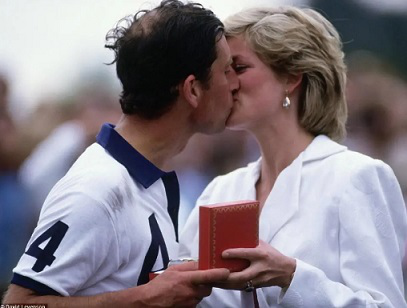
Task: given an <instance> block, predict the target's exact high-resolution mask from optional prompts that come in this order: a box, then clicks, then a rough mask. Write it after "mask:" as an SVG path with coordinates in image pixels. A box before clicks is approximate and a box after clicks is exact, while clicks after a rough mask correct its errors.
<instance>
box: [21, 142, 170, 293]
mask: <svg viewBox="0 0 407 308" xmlns="http://www.w3.org/2000/svg"><path fill="white" fill-rule="evenodd" d="M152 214H154V215H155V218H156V220H157V222H158V225H159V228H160V230H161V232H162V234H163V236H164V241H165V243H166V246H167V249H168V254H169V257H170V258H175V257H176V254H177V252H178V244H177V243H176V241H175V232H174V227H173V224H172V221H171V218H170V216H169V215H168V212H167V197H166V192H165V188H164V185H163V182H162V180H161V179H159V180H157V181H156V182H155V183H154V184H152V185H151V186H150V187H149V188H148V189H145V188H144V187H143V186H142V185H141V184H139V183H138V182H136V181H134V180H133V178H132V177H131V176H130V175H129V173H128V171H127V169H126V168H125V167H124V166H123V165H121V164H120V163H118V162H117V161H116V160H115V159H113V158H112V157H111V156H110V155H109V154H108V153H107V152H106V151H105V149H104V148H103V147H102V146H100V145H99V144H97V143H95V144H93V145H91V146H90V147H89V148H88V149H87V150H86V151H85V152H84V154H82V155H81V157H80V158H79V159H78V160H77V161H76V163H75V164H74V165H73V166H72V168H71V169H70V170H69V171H68V173H67V175H66V176H65V177H64V178H62V179H61V180H60V181H59V182H58V183H57V184H56V186H55V187H54V188H53V189H52V191H51V192H50V194H49V195H48V197H47V199H46V201H45V204H44V206H43V208H42V210H41V214H40V220H39V224H38V226H37V228H36V229H35V231H34V233H33V235H32V238H31V240H30V241H29V243H28V245H27V248H28V247H30V245H31V244H32V242H33V240H35V239H36V238H38V236H39V235H41V234H43V233H44V231H45V230H47V229H48V228H49V227H50V226H52V225H53V224H54V223H55V222H57V221H59V220H61V221H62V222H64V223H65V224H67V225H68V226H69V229H68V231H67V233H66V234H65V236H64V238H63V239H62V241H61V243H60V245H59V246H58V248H57V250H56V251H55V253H54V256H55V257H56V259H55V260H54V262H53V263H52V266H46V267H45V269H44V270H42V271H41V272H39V273H36V272H35V271H33V270H32V267H33V264H34V263H35V262H36V258H34V257H32V256H29V255H27V254H23V256H22V257H21V259H20V261H19V263H18V265H17V267H16V268H15V269H14V272H15V273H17V274H20V275H22V276H25V277H29V278H31V279H32V280H34V281H36V282H40V283H42V284H44V285H46V286H48V287H50V288H52V289H53V290H55V291H57V292H58V293H60V294H61V295H64V296H72V295H75V296H79V295H93V294H98V293H104V292H108V291H115V290H120V289H125V288H129V287H133V286H136V285H137V281H138V278H139V275H140V271H141V267H142V264H143V262H144V258H145V256H146V252H147V251H148V249H149V246H150V243H151V233H150V227H149V221H148V218H149V217H150V215H152ZM44 245H46V243H44ZM162 267H163V264H162V258H161V253H159V254H158V257H157V260H156V263H155V265H154V267H153V270H158V269H161V268H162Z"/></svg>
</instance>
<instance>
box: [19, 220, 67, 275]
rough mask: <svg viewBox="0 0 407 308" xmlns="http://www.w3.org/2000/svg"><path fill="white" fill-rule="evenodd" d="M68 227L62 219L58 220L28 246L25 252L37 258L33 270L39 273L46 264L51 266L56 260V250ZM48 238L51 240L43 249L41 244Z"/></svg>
mask: <svg viewBox="0 0 407 308" xmlns="http://www.w3.org/2000/svg"><path fill="white" fill-rule="evenodd" d="M68 228H69V227H68V225H67V224H65V223H63V222H62V221H57V222H56V223H55V224H54V225H52V227H50V228H49V229H48V230H47V231H45V232H44V233H43V234H41V235H40V236H39V237H38V238H37V239H36V240H35V241H34V242H33V243H32V244H31V245H30V248H28V250H27V251H26V252H25V253H26V254H27V255H30V256H32V257H34V258H36V259H37V261H36V262H35V264H34V266H33V267H32V269H33V271H35V272H37V273H39V272H41V271H42V270H44V268H45V266H47V265H48V266H49V265H51V264H52V262H54V260H55V256H54V252H55V250H57V248H58V246H59V244H60V243H61V241H62V239H63V238H64V236H65V233H66V231H68ZM48 239H50V240H49V242H48V243H47V245H46V246H45V247H44V249H41V248H40V247H39V246H40V245H41V244H42V243H44V242H45V241H46V240H48Z"/></svg>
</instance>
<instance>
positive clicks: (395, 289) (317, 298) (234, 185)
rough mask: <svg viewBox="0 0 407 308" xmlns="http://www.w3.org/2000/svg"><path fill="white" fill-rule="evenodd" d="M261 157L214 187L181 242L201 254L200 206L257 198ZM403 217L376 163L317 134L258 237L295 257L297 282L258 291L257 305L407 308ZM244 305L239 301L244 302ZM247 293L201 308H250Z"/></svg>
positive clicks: (216, 295) (389, 177)
mask: <svg viewBox="0 0 407 308" xmlns="http://www.w3.org/2000/svg"><path fill="white" fill-rule="evenodd" d="M260 166H261V159H259V160H258V161H257V162H254V163H251V164H249V165H248V166H247V167H246V168H241V169H238V170H235V171H234V172H231V173H229V174H227V175H224V176H220V177H217V178H216V179H214V180H213V181H212V182H211V183H210V184H209V185H208V187H207V188H206V190H205V191H204V192H203V194H202V195H201V197H200V198H199V200H198V201H197V206H196V207H195V209H194V210H193V212H192V214H191V216H190V217H189V220H188V221H187V223H186V226H185V228H184V230H183V232H182V234H181V237H180V255H181V256H182V257H183V256H192V257H197V256H198V237H199V235H198V232H197V230H198V206H199V205H203V204H212V203H217V202H226V201H233V200H242V199H255V197H256V192H255V183H256V181H257V179H258V177H259V173H260ZM406 235H407V220H406V210H405V205H404V202H403V197H402V194H401V191H400V187H399V185H398V182H397V180H396V178H395V176H394V173H393V172H392V170H391V169H390V167H389V166H387V165H386V164H384V163H383V162H382V161H379V160H373V159H371V158H369V157H367V156H364V155H362V154H359V153H356V152H352V151H349V150H347V148H346V147H344V146H341V145H339V144H337V143H335V142H333V141H332V140H330V139H329V138H328V137H326V136H318V137H316V138H315V139H314V141H313V142H312V143H311V144H310V145H309V146H308V147H307V149H306V150H305V151H304V152H302V153H301V154H300V155H299V156H298V157H297V158H296V159H295V160H294V161H293V162H292V164H291V165H290V166H288V167H287V168H286V169H285V170H283V172H281V174H280V175H279V177H278V178H277V181H276V182H275V184H274V187H273V190H272V191H271V193H270V195H269V196H268V198H267V200H266V202H265V205H264V208H263V210H262V212H261V216H260V238H261V239H262V240H264V241H266V242H268V243H270V244H271V245H272V246H273V247H275V248H276V249H278V250H279V251H280V252H282V253H283V254H285V255H287V256H291V257H294V258H296V259H297V268H296V271H295V275H294V279H293V281H292V283H291V285H290V287H289V288H288V289H287V291H286V293H284V292H282V290H281V288H279V287H268V288H263V289H258V290H257V293H258V298H259V304H260V307H296V308H299V307H310V308H311V307H312V308H314V307H324V308H327V307H396V308H400V307H407V305H406V302H405V300H404V295H403V290H404V289H403V277H402V269H401V262H402V258H403V255H404V243H405V240H406ZM242 297H243V298H244V301H246V303H244V302H243V301H242V299H241V298H242ZM250 299H251V295H250V294H247V293H245V292H241V291H227V290H221V289H214V290H213V292H212V295H211V296H210V297H208V298H206V299H204V300H203V301H202V303H201V304H200V307H217V308H222V307H234V308H236V307H244V308H248V307H251V306H252V305H251V306H250V305H249V306H248V304H247V303H248V302H250V303H252V301H250Z"/></svg>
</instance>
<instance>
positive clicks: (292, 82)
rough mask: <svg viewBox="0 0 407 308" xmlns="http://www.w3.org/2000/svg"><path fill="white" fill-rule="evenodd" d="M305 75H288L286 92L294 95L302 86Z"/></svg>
mask: <svg viewBox="0 0 407 308" xmlns="http://www.w3.org/2000/svg"><path fill="white" fill-rule="evenodd" d="M302 76H303V74H297V75H288V76H287V85H286V90H287V91H288V93H292V92H293V91H294V90H295V89H296V88H297V87H298V86H299V85H301V82H302Z"/></svg>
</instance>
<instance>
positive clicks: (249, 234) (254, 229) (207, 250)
mask: <svg viewBox="0 0 407 308" xmlns="http://www.w3.org/2000/svg"><path fill="white" fill-rule="evenodd" d="M259 211H260V205H259V202H258V201H255V200H242V201H235V202H227V203H217V204H213V205H203V206H200V207H199V260H198V264H199V269H210V268H228V269H229V270H230V271H231V272H238V271H241V270H243V269H245V268H246V267H248V266H249V264H250V263H249V261H248V260H244V259H223V258H222V252H223V251H224V250H226V249H229V248H254V247H256V246H257V245H258V244H259Z"/></svg>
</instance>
